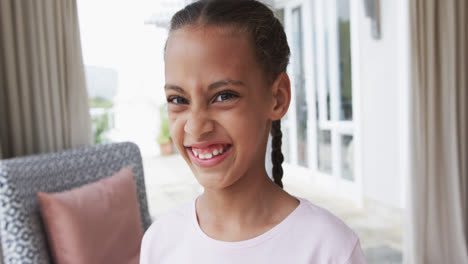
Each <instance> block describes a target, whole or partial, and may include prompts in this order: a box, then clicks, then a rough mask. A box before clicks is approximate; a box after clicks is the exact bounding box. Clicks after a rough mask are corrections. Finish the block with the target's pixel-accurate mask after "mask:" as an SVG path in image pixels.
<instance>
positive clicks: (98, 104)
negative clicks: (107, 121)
mask: <svg viewBox="0 0 468 264" xmlns="http://www.w3.org/2000/svg"><path fill="white" fill-rule="evenodd" d="M113 105H114V104H113V103H112V102H111V101H109V100H107V99H105V98H102V97H93V98H89V107H90V108H106V109H107V108H111V107H112V106H113Z"/></svg>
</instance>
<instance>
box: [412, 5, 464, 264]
mask: <svg viewBox="0 0 468 264" xmlns="http://www.w3.org/2000/svg"><path fill="white" fill-rule="evenodd" d="M410 15H411V41H412V44H411V45H412V48H411V52H412V59H411V60H412V89H413V90H412V99H411V102H412V122H411V126H412V141H411V142H412V146H411V147H412V154H411V157H412V173H411V179H410V195H409V196H410V201H411V202H410V206H409V207H410V210H409V212H410V217H411V220H410V225H409V229H408V234H409V237H408V238H409V243H408V248H407V252H406V253H407V254H406V257H407V259H406V260H407V262H408V263H415V264H419V263H421V264H422V263H425V264H427V263H454V264H455V263H460V264H461V263H468V256H467V238H468V233H467V231H468V226H467V224H468V222H467V221H468V219H467V202H468V201H467V198H468V197H467V195H468V193H467V187H468V186H467V180H468V167H467V164H468V125H467V121H468V108H467V104H468V92H467V90H468V83H467V75H468V68H467V66H468V65H467V64H468V53H467V49H468V39H467V36H468V20H467V17H466V16H467V15H468V4H467V1H466V0H443V1H442V0H410Z"/></svg>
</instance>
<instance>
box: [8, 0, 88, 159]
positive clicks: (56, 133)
mask: <svg viewBox="0 0 468 264" xmlns="http://www.w3.org/2000/svg"><path fill="white" fill-rule="evenodd" d="M0 22H1V23H0V40H1V42H2V43H1V44H0V77H1V81H0V85H1V86H0V96H1V98H0V104H1V105H2V106H0V126H1V128H0V142H1V144H0V146H1V151H0V153H1V154H2V155H3V156H2V158H10V157H15V156H23V155H29V154H36V153H44V152H52V151H59V150H62V149H67V148H71V147H76V146H80V145H87V144H91V143H92V129H91V118H90V115H89V108H88V95H87V91H86V85H85V77H84V67H83V59H82V54H81V44H80V33H79V25H78V11H77V5H76V0H0Z"/></svg>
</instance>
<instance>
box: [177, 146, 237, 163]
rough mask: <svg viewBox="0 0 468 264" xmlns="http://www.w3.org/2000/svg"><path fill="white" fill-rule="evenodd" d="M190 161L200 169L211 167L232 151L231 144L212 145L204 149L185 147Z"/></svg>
mask: <svg viewBox="0 0 468 264" xmlns="http://www.w3.org/2000/svg"><path fill="white" fill-rule="evenodd" d="M186 150H187V152H188V154H189V157H190V159H191V160H192V161H193V162H194V163H195V164H196V165H198V166H200V167H212V166H215V165H217V164H219V163H220V162H221V161H223V160H224V159H225V158H226V157H227V156H228V155H229V154H230V153H231V150H232V145H231V144H212V145H209V146H208V147H204V148H196V147H187V148H186Z"/></svg>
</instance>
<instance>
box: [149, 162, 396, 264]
mask: <svg viewBox="0 0 468 264" xmlns="http://www.w3.org/2000/svg"><path fill="white" fill-rule="evenodd" d="M143 166H144V169H145V180H146V189H147V195H148V203H149V209H150V213H151V216H152V218H153V219H155V218H157V217H158V216H160V215H161V214H164V213H166V212H168V211H170V210H171V209H173V208H176V207H178V206H180V205H182V204H183V203H184V202H186V201H188V200H190V199H191V198H193V197H194V196H195V195H197V194H199V193H201V192H202V191H203V189H202V187H201V186H200V185H199V184H198V182H197V181H196V179H195V178H194V177H193V175H192V173H191V171H190V169H189V168H188V166H187V165H186V164H185V161H184V160H183V159H182V158H181V157H179V156H176V155H173V156H169V157H144V158H143ZM285 175H287V177H284V178H283V182H284V186H285V187H284V188H285V190H286V191H288V192H289V193H291V194H293V195H296V196H300V197H304V198H306V199H308V200H309V201H311V202H313V203H314V204H316V205H318V206H321V207H324V208H326V209H328V210H329V211H331V212H332V213H334V214H335V215H336V216H338V217H339V218H341V219H342V220H343V221H344V222H345V223H346V224H347V225H348V226H350V227H351V228H352V229H353V230H354V231H355V232H356V233H357V234H358V236H359V237H360V240H361V246H362V248H363V249H364V251H365V254H366V257H367V259H368V263H369V264H373V263H376V264H377V263H378V264H397V263H402V253H401V252H402V236H403V231H402V220H401V219H402V213H401V212H400V211H398V210H395V209H390V208H385V206H382V205H378V204H375V203H372V206H369V208H366V209H359V208H357V207H356V206H355V205H354V204H353V203H352V202H349V201H346V200H343V199H339V198H336V197H333V196H331V195H329V194H324V193H323V192H321V191H320V190H318V189H317V188H314V186H311V184H310V183H307V182H305V181H304V180H302V179H301V178H294V177H290V174H288V166H285Z"/></svg>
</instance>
